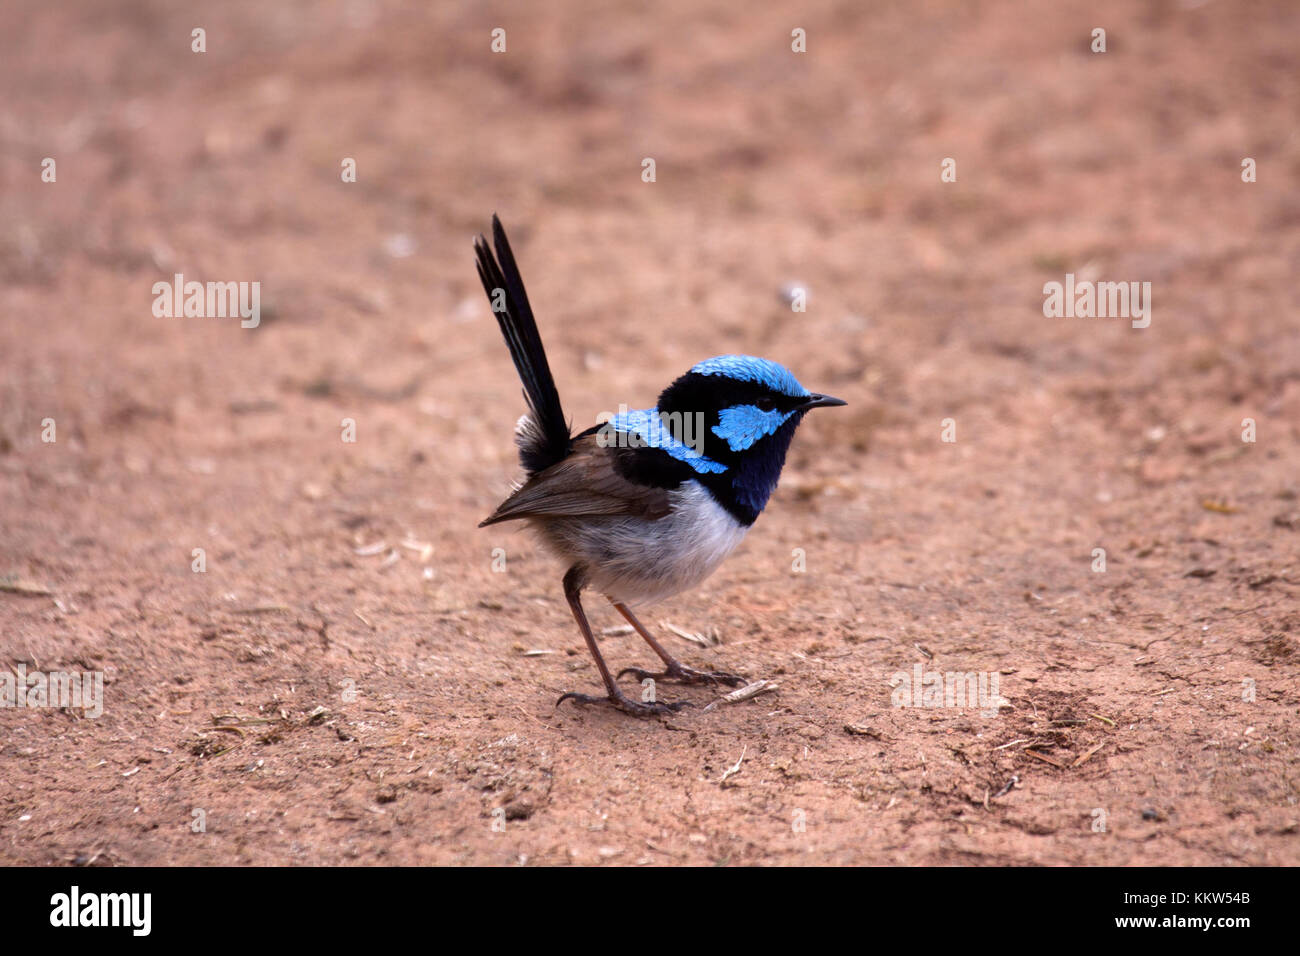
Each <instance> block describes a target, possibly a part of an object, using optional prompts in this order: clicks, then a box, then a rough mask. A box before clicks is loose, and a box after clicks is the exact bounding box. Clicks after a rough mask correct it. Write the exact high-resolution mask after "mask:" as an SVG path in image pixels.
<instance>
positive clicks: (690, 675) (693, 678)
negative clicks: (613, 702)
mask: <svg viewBox="0 0 1300 956" xmlns="http://www.w3.org/2000/svg"><path fill="white" fill-rule="evenodd" d="M624 674H631V675H632V676H633V677H635V678H636V679H637V680H638V681H643V680H646V679H647V678H648V679H650V680H666V681H676V682H677V683H679V684H726V685H728V686H729V687H739V686H740V685H742V684H744V683H745V682H746V681H745V678H743V677H741V676H740V675H739V674H728V673H726V672H725V671H697V670H696V669H695V668H694V667H687V666H686V665H685V664H683V663H681V662H679V661H673V663H672V664H670V665H669V666H668V668H667V669H666V670H664V671H661V672H660V673H658V674H652V673H651V672H650V671H644V670H642V669H641V668H639V667H625V668H623V669H622V670H621V671H619V672H618V676H619V677H620V678H621V677H622V676H623V675H624Z"/></svg>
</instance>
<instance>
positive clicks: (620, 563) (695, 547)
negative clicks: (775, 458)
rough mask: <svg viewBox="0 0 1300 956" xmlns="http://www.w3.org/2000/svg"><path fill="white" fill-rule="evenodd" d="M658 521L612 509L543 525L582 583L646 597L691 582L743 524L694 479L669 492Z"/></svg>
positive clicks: (731, 545) (635, 599)
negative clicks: (576, 566) (578, 566)
mask: <svg viewBox="0 0 1300 956" xmlns="http://www.w3.org/2000/svg"><path fill="white" fill-rule="evenodd" d="M669 500H670V504H671V511H670V512H669V514H667V515H665V516H664V517H662V518H659V519H658V520H652V519H647V518H639V517H630V516H626V517H624V516H620V517H616V518H613V517H612V518H607V519H602V520H591V519H590V518H588V519H585V520H581V521H577V520H569V521H562V522H553V523H551V525H550V527H549V528H548V529H546V532H547V537H550V538H551V539H552V541H553V543H554V544H555V545H556V550H558V551H561V552H562V553H563V554H564V556H566V557H569V558H574V559H577V560H579V561H581V562H582V564H583V565H584V566H585V567H586V570H587V583H588V585H589V586H590V587H592V588H594V589H595V590H597V591H600V592H602V593H603V594H606V595H608V596H609V597H611V598H612V599H614V600H615V601H619V602H622V603H625V604H648V603H653V602H655V601H660V600H663V599H664V598H667V597H671V596H672V595H674V594H677V593H679V592H681V591H685V590H687V589H688V588H692V587H695V586H696V585H697V584H699V583H700V582H701V581H703V580H704V579H705V578H707V577H708V576H709V575H710V574H712V573H713V572H714V570H716V569H717V567H718V565H719V564H721V563H722V562H723V560H724V559H725V558H726V557H727V555H729V554H731V552H732V551H733V550H735V547H736V545H738V544H740V542H741V540H742V539H743V538H744V537H745V532H746V531H748V530H749V528H748V526H747V525H744V524H742V523H741V522H739V521H738V520H736V518H735V517H733V516H732V514H731V513H730V512H729V511H728V510H727V509H726V508H724V507H723V506H722V505H720V504H718V502H717V501H716V500H715V499H714V497H713V495H711V494H710V493H709V492H708V490H706V489H705V488H704V487H703V486H702V485H700V484H699V482H697V481H685V482H683V483H682V484H681V485H680V486H679V487H678V488H677V489H675V490H674V491H672V492H670V493H669Z"/></svg>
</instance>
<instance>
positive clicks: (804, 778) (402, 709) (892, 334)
mask: <svg viewBox="0 0 1300 956" xmlns="http://www.w3.org/2000/svg"><path fill="white" fill-rule="evenodd" d="M195 27H202V28H204V30H206V52H204V53H195V52H193V51H192V50H191V42H192V41H191V30H192V29H193V28H195ZM495 27H503V28H505V30H506V43H507V47H506V52H504V53H494V52H492V50H491V42H492V36H491V31H492V30H493V28H495ZM1096 27H1102V28H1104V29H1105V30H1106V43H1107V49H1106V52H1104V53H1094V52H1092V50H1091V49H1090V44H1091V43H1092V39H1091V32H1092V30H1093V29H1094V28H1096ZM795 28H802V29H804V30H806V36H807V52H806V53H795V52H793V51H792V50H791V43H792V39H791V31H792V30H794V29H795ZM1297 36H1300V7H1298V6H1297V5H1295V4H1292V3H1285V2H1278V3H1250V2H1243V3H1228V2H1209V3H1197V2H1173V0H1167V2H1153V3H1144V4H1127V3H1100V4H1097V3H1083V2H1077V3H1076V2H1071V3H1062V2H1058V0H1041V2H1032V3H1008V4H994V3H973V4H969V3H955V2H954V3H950V4H949V3H910V2H895V3H880V4H875V3H873V4H861V3H852V2H847V0H839V2H818V0H813V2H810V3H800V4H785V3H769V4H760V5H752V4H730V5H722V4H719V5H715V6H711V7H704V6H703V5H701V4H699V3H696V2H693V0H692V2H687V0H662V2H656V3H637V2H629V3H624V4H621V5H586V4H579V3H569V2H565V3H548V4H525V3H517V4H507V3H499V2H493V3H487V4H483V3H460V4H437V5H412V6H411V7H409V8H404V7H400V6H398V5H397V4H395V3H390V2H361V0H355V2H350V3H340V4H328V5H314V4H307V3H302V2H293V0H290V2H283V3H275V4H265V3H261V2H254V0H238V2H232V3H227V4H222V5H219V7H218V8H216V9H209V8H206V7H205V8H204V9H203V11H202V13H201V14H191V13H187V12H185V10H184V9H183V7H181V6H180V5H173V4H164V3H160V2H139V3H117V4H111V5H103V4H99V3H94V2H90V0H77V2H68V3H59V4H51V3H40V2H35V0H13V2H9V3H6V4H4V5H3V8H2V9H0V88H3V90H4V91H5V96H4V97H3V101H2V102H0V141H2V143H0V145H2V146H3V148H2V149H0V183H2V188H0V280H2V283H0V305H2V309H0V661H2V662H3V664H4V665H5V666H6V667H8V668H10V669H11V670H12V671H15V672H16V671H18V670H19V669H20V668H25V669H26V671H28V672H31V671H35V670H40V671H42V672H50V671H63V672H68V671H77V672H81V671H88V672H94V671H100V672H102V673H103V674H104V680H105V682H106V684H105V689H104V694H105V699H104V702H103V713H102V715H101V716H99V717H97V718H91V717H87V716H85V715H84V714H83V713H82V712H81V711H80V710H78V709H59V708H52V707H46V708H37V709H33V708H0V862H3V863H9V864H14V863H27V864H68V863H79V864H90V865H95V866H104V865H135V864H229V863H237V864H340V863H359V864H430V863H432V864H494V865H495V864H507V865H509V864H519V863H527V864H568V863H576V864H612V865H636V864H847V863H865V864H1175V865H1181V864H1227V865H1235V864H1296V863H1300V806H1297V798H1298V797H1300V785H1298V782H1297V781H1298V774H1300V766H1298V762H1297V753H1296V744H1297V737H1298V736H1300V730H1298V729H1297V710H1298V708H1300V680H1298V677H1300V653H1298V652H1297V642H1298V641H1300V604H1298V602H1297V596H1298V594H1300V560H1298V556H1300V498H1298V497H1297V496H1298V494H1300V443H1298V442H1297V439H1300V322H1298V321H1297V317H1296V304H1295V276H1296V275H1297V274H1298V273H1300V190H1298V189H1297V188H1296V181H1297V177H1300V127H1297V124H1296V117H1297V116H1298V115H1300V69H1297V67H1298V66H1300V63H1298V60H1300V57H1298V56H1297V52H1296V51H1297V49H1300V46H1297V43H1296V38H1297ZM46 157H49V158H53V159H55V161H56V170H57V174H56V181H55V182H52V183H48V182H42V180H41V172H42V160H43V159H44V158H46ZM1247 157H1250V158H1252V159H1254V160H1255V162H1256V168H1257V180H1258V181H1257V182H1254V183H1247V182H1243V181H1242V161H1243V159H1244V158H1247ZM346 158H351V159H354V160H355V162H356V170H357V175H356V182H344V181H343V178H342V174H341V168H342V164H343V162H344V160H345V159H346ZM645 158H652V159H654V160H655V173H656V174H655V181H654V182H650V183H648V182H644V181H643V179H642V169H643V166H642V161H643V159H645ZM945 158H952V159H954V160H955V170H956V181H955V182H943V181H941V163H942V162H943V160H944V159H945ZM494 211H495V212H498V213H500V214H501V217H502V219H503V221H504V222H505V224H506V227H507V229H508V230H509V231H510V234H511V237H512V239H513V242H514V246H515V251H516V253H517V255H518V257H519V261H520V265H521V268H522V270H523V273H524V277H525V279H526V280H527V282H528V286H529V293H530V296H531V298H532V302H533V305H534V308H535V310H536V312H537V314H538V318H539V322H540V325H541V328H542V333H543V335H544V337H545V339H546V341H547V344H548V346H549V351H550V355H551V362H552V365H553V367H554V369H555V373H556V378H557V380H558V382H559V385H560V391H561V395H562V397H563V398H564V401H565V405H566V410H567V411H568V412H569V414H571V415H572V416H573V417H574V420H575V423H576V424H578V425H579V426H581V427H585V426H586V425H588V424H590V423H592V422H594V421H595V417H596V415H597V414H598V413H599V412H601V411H604V410H610V411H613V410H616V409H617V407H618V405H619V404H620V403H626V404H628V405H630V406H631V407H634V408H636V407H645V406H647V405H650V404H652V402H653V400H654V398H655V396H656V395H657V394H658V391H659V390H660V389H661V388H662V387H663V386H664V385H666V384H667V383H668V382H669V381H671V380H672V379H673V378H674V377H675V376H676V375H678V374H680V373H681V372H683V371H685V370H686V369H687V368H688V367H689V366H690V365H692V364H693V363H694V362H696V361H697V360H699V359H701V358H704V357H707V356H710V355H715V354H720V353H725V352H737V351H738V352H749V353H753V354H759V355H763V356H767V357H770V358H774V359H776V360H778V361H780V362H782V363H784V364H786V365H788V366H789V367H790V368H791V369H793V370H794V372H795V374H796V375H798V376H799V378H800V379H801V380H802V381H803V382H804V383H805V384H806V385H808V386H810V387H811V388H814V389H817V390H824V391H828V392H831V393H833V394H836V395H840V396H841V397H843V398H845V399H847V400H848V401H849V403H850V405H849V407H848V408H845V409H836V410H833V411H828V412H824V413H817V414H814V415H813V416H811V417H810V419H809V420H808V422H807V423H805V425H804V426H803V428H802V429H801V430H800V433H799V435H798V436H797V437H796V439H795V443H794V447H793V449H792V452H791V457H790V460H789V461H788V463H787V466H786V471H785V474H784V476H783V479H782V483H781V486H780V488H779V490H778V491H777V493H776V495H775V496H774V498H773V500H772V502H771V503H770V505H769V507H768V510H767V512H766V513H765V514H764V515H763V516H762V517H761V518H760V519H759V521H758V523H757V525H756V526H755V527H754V529H753V531H752V532H751V533H750V535H749V537H748V538H747V539H746V541H745V542H744V544H743V545H742V546H741V548H740V549H739V550H738V551H737V552H736V553H735V554H734V555H733V556H732V557H731V559H730V560H729V561H728V562H727V563H726V564H724V565H723V567H722V568H721V570H719V571H718V573H717V574H715V575H714V576H713V577H712V578H711V579H709V580H708V581H707V582H706V583H705V584H704V585H703V586H702V587H700V588H699V589H697V590H695V591H693V592H690V593H687V594H685V595H682V596H681V597H680V598H678V599H676V600H674V601H672V602H671V603H669V604H665V605H660V606H657V607H654V608H651V609H649V610H648V611H647V612H646V613H644V614H643V615H642V616H643V619H645V620H646V622H647V623H648V624H651V625H652V626H653V627H655V629H656V630H658V631H659V632H660V633H661V634H662V635H663V636H664V637H665V639H666V640H667V641H668V643H669V645H670V647H671V648H672V649H673V650H674V651H675V652H677V653H679V654H680V655H681V656H682V657H683V658H684V659H685V660H686V661H687V662H688V663H693V664H696V665H697V666H698V665H703V666H708V667H715V668H720V669H726V670H736V671H740V672H742V673H744V674H747V675H749V676H750V677H752V678H755V679H757V678H766V679H768V680H771V681H774V682H776V683H777V684H778V685H779V689H777V690H776V691H775V692H773V693H770V694H767V695H764V696H759V697H756V698H754V699H752V700H749V701H747V702H743V703H736V704H722V705H719V706H717V707H715V708H713V709H710V710H705V709H704V708H705V705H706V704H708V703H709V702H711V701H712V700H714V699H716V697H717V696H718V695H717V694H716V693H715V692H713V691H711V690H708V689H704V688H673V687H666V686H661V695H662V696H664V697H666V698H673V699H680V698H685V699H689V700H691V701H692V702H694V703H695V704H696V705H697V706H696V707H694V708H691V709H688V710H686V711H684V712H682V713H680V714H678V715H676V716H674V717H672V718H670V719H666V720H661V719H653V720H637V719H632V718H629V717H626V716H624V715H622V714H620V713H616V712H613V711H610V710H606V709H604V708H586V709H582V708H576V707H572V706H570V705H568V704H566V705H564V706H563V707H561V708H559V709H556V708H554V707H553V704H554V701H555V698H556V697H557V696H558V695H559V694H560V693H561V692H563V691H566V690H579V691H594V690H596V689H597V688H598V685H599V680H598V676H597V674H596V671H595V668H594V666H593V665H592V663H591V661H590V659H589V658H588V656H587V654H586V652H585V649H584V647H583V644H582V639H581V637H580V635H579V633H578V631H577V629H576V628H575V627H574V626H573V622H572V619H571V617H570V615H569V612H568V609H567V607H566V605H565V602H564V600H563V597H562V594H561V591H560V574H561V572H562V569H561V568H560V567H558V566H557V565H556V564H555V562H554V561H552V560H551V559H550V558H549V557H548V556H547V555H546V554H544V553H543V552H541V551H540V550H539V549H538V547H537V546H536V545H535V543H534V542H533V541H532V540H531V539H530V538H529V537H528V536H527V535H526V534H524V533H522V532H520V531H519V530H517V529H515V528H513V527H511V526H508V525H506V526H495V527H492V528H489V529H484V530H479V529H477V528H476V527H475V525H476V523H477V522H478V521H479V520H480V519H481V518H482V517H484V516H485V515H486V514H488V513H489V511H491V509H492V508H493V507H494V506H495V505H496V504H497V502H498V501H499V500H500V499H501V498H502V497H503V496H504V495H505V494H506V493H507V492H508V490H509V486H510V482H511V480H512V479H513V478H515V477H517V474H518V469H517V463H516V461H515V458H514V449H513V445H512V442H511V429H512V427H513V423H514V421H515V418H516V417H517V416H518V415H519V413H520V411H521V401H520V398H519V386H518V382H517V380H516V378H515V375H514V372H513V370H512V368H511V367H510V364H509V359H508V356H507V354H506V350H505V347H504V345H503V344H502V342H501V340H500V336H499V334H498V332H497V329H496V327H495V324H494V323H493V321H492V319H491V316H490V313H489V312H488V308H487V303H486V301H485V299H484V297H483V294H482V291H481V289H480V288H479V285H478V279H477V277H476V275H475V272H474V266H473V255H472V251H471V247H470V240H471V238H472V236H473V235H474V234H475V233H476V232H478V231H479V230H482V229H485V228H486V227H487V224H488V222H489V217H490V215H491V214H492V213H493V212H494ZM178 272H179V273H183V274H184V276H185V277H186V278H187V279H194V280H198V281H209V280H212V281H249V282H251V281H258V282H260V283H261V296H262V313H261V324H260V325H259V326H258V327H257V328H255V329H245V328H241V327H240V322H239V320H238V319H231V318H199V317H190V318H158V317H155V316H154V314H153V312H152V305H153V302H154V293H153V292H152V291H151V290H152V287H153V283H155V282H157V281H170V280H171V277H172V276H173V275H174V274H175V273H178ZM1067 273H1070V274H1073V275H1075V276H1076V277H1077V278H1079V279H1080V280H1083V279H1092V280H1113V281H1125V282H1128V281H1138V282H1149V283H1151V289H1152V293H1151V304H1152V309H1151V323H1150V326H1149V327H1147V328H1133V327H1132V324H1131V323H1130V321H1129V320H1128V319H1125V318H1045V317H1044V314H1043V305H1044V291H1043V286H1044V283H1047V282H1052V281H1059V282H1063V281H1064V280H1065V276H1066V274H1067ZM790 284H793V285H796V286H798V285H802V286H803V287H805V288H807V290H808V302H807V311H806V312H802V313H798V312H794V311H793V310H792V309H791V307H790V306H789V304H788V303H787V302H785V301H784V300H783V298H782V295H783V292H782V290H783V288H785V287H786V286H787V285H790ZM47 419H52V420H53V427H54V429H55V432H54V435H53V436H52V437H54V438H55V440H54V441H52V442H51V441H45V440H43V437H49V436H45V435H44V433H45V432H46V431H47V425H46V420H47ZM344 419H351V420H352V421H354V422H355V436H356V441H355V442H346V441H344V440H343V437H344V436H343V420H344ZM948 419H951V422H949V423H948V431H949V434H947V435H946V436H945V420H948ZM1245 419H1251V420H1252V421H1253V423H1254V429H1255V434H1254V436H1253V437H1254V438H1255V440H1254V441H1247V440H1243V434H1244V433H1245V432H1247V431H1248V429H1249V427H1250V426H1249V425H1243V420H1245ZM953 432H955V434H953ZM944 437H955V441H945V440H943V439H944ZM1247 437H1249V436H1247ZM381 545H382V547H381ZM195 549H202V552H201V556H202V560H203V562H204V566H205V570H204V571H202V572H201V573H199V572H196V571H195V570H194V565H195V562H196V560H198V558H196V556H195ZM497 549H500V550H497ZM1094 549H1104V556H1102V555H1099V554H1098V553H1097V552H1095V550H1094ZM800 556H802V559H801V558H800ZM1103 557H1104V562H1105V564H1104V570H1101V564H1100V561H1101V559H1102V558H1103ZM800 560H802V563H803V565H804V570H802V571H800V570H796V564H797V563H799V562H800ZM588 604H589V609H590V613H591V614H592V616H593V623H594V624H595V626H596V627H597V628H601V629H607V628H613V627H614V626H615V625H617V624H621V623H622V621H621V620H620V619H619V618H618V617H617V615H616V614H615V613H614V612H613V610H612V609H611V608H609V607H607V606H604V603H603V602H602V601H600V600H599V599H596V598H592V599H591V600H590V601H589V602H588ZM668 623H671V624H672V625H674V626H675V627H677V628H678V629H680V630H682V631H684V632H688V633H692V634H700V633H702V634H706V635H707V634H710V633H714V632H716V635H717V637H718V638H719V639H720V641H721V643H719V644H717V645H716V646H699V645H697V644H695V643H692V642H690V641H688V640H685V639H683V638H681V637H679V636H676V635H675V634H674V632H673V631H671V630H669V629H668V628H667V627H666V624H668ZM602 643H603V647H604V649H605V652H606V655H607V656H608V658H609V659H610V661H611V662H612V664H613V665H614V666H616V667H623V666H627V665H631V664H639V665H643V666H646V665H649V664H650V663H651V662H652V660H653V658H652V657H651V655H650V652H649V650H648V648H646V647H645V646H643V645H642V643H641V642H640V641H639V640H638V639H637V638H636V637H635V636H634V635H632V636H629V635H624V634H619V633H611V634H609V635H606V636H604V637H603V638H602ZM532 652H542V653H532ZM916 665H921V666H922V667H923V669H924V671H925V672H926V673H939V674H951V673H974V674H983V675H986V676H987V675H990V674H996V675H998V679H999V681H1000V694H1001V696H1002V697H1004V698H1005V703H1006V706H1003V707H1000V708H996V711H997V712H996V715H990V716H982V715H981V713H980V711H979V710H978V709H973V708H970V707H965V708H963V707H957V706H948V707H911V708H898V707H894V706H892V705H893V702H894V701H893V697H894V694H895V690H894V688H893V686H892V685H891V678H893V675H895V674H896V672H899V671H902V672H905V673H906V674H907V675H909V676H910V675H912V674H913V673H914V671H913V668H914V666H916ZM894 680H895V681H896V678H895V679H894ZM629 687H630V689H635V685H634V684H630V685H629Z"/></svg>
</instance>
